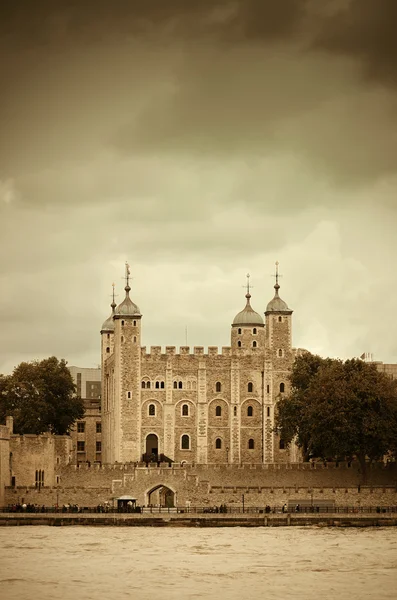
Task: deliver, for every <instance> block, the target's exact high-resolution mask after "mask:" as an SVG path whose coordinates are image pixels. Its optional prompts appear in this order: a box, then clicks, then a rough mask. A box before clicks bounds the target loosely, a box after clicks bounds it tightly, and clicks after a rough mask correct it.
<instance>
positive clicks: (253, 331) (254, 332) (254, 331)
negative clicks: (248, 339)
mask: <svg viewBox="0 0 397 600" xmlns="http://www.w3.org/2000/svg"><path fill="white" fill-rule="evenodd" d="M252 333H253V334H254V335H256V327H254V328H253V330H252Z"/></svg>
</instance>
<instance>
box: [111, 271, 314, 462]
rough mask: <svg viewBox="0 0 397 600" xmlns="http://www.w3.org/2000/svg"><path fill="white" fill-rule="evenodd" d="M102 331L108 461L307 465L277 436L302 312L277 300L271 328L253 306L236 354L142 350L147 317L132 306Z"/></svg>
mask: <svg viewBox="0 0 397 600" xmlns="http://www.w3.org/2000/svg"><path fill="white" fill-rule="evenodd" d="M128 277H129V270H128V272H127V285H126V288H125V290H126V297H125V299H124V300H123V302H122V303H121V304H120V305H119V306H117V307H116V305H115V303H114V302H113V303H112V314H111V316H110V317H109V318H108V319H107V320H106V321H105V323H104V324H103V326H102V330H101V350H102V359H101V366H102V440H101V441H102V462H103V463H106V464H112V463H116V462H119V463H127V462H140V461H142V460H146V461H147V460H154V461H158V460H160V459H161V458H162V457H163V458H164V459H165V460H171V461H175V462H179V463H188V464H197V463H199V464H237V465H239V464H258V463H289V462H296V461H299V460H300V455H299V453H298V452H297V449H296V447H295V446H294V445H292V447H290V448H288V449H286V448H285V447H284V444H283V441H282V440H280V439H278V437H277V436H276V435H275V434H274V432H273V428H274V418H275V411H276V406H277V402H278V400H279V399H280V398H282V397H283V395H284V394H286V393H288V391H289V377H288V376H289V373H290V371H291V368H292V364H293V361H294V358H295V356H296V354H297V353H298V352H302V351H301V350H296V349H294V348H292V310H290V309H289V308H288V306H287V304H286V303H285V302H284V301H283V300H282V299H281V298H280V297H279V293H278V290H279V287H280V286H279V285H278V279H277V278H278V274H277V276H276V285H275V295H274V298H273V300H271V301H270V302H269V303H268V305H267V308H266V311H265V319H263V318H262V317H261V316H260V315H259V314H258V313H256V312H255V311H254V310H253V309H252V307H251V304H250V299H251V294H250V293H249V286H248V289H247V294H246V306H245V308H244V309H243V310H242V311H241V312H240V313H238V315H237V316H236V317H235V319H234V321H233V324H232V327H231V346H230V347H223V348H222V349H221V351H219V350H218V348H216V347H209V348H208V350H207V351H204V348H203V347H194V348H193V349H192V350H191V349H190V348H189V347H185V346H183V347H181V348H180V349H179V352H177V349H176V348H175V347H174V346H168V347H166V348H165V352H163V351H162V349H161V348H160V347H159V346H152V347H151V348H150V350H149V351H147V349H146V348H145V347H141V334H142V315H141V313H140V310H139V308H138V307H137V305H136V304H134V303H133V302H132V300H131V299H130V297H129V292H130V287H129V283H128Z"/></svg>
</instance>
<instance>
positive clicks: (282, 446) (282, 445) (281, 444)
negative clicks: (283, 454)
mask: <svg viewBox="0 0 397 600" xmlns="http://www.w3.org/2000/svg"><path fill="white" fill-rule="evenodd" d="M279 448H280V450H285V442H284V440H280V443H279Z"/></svg>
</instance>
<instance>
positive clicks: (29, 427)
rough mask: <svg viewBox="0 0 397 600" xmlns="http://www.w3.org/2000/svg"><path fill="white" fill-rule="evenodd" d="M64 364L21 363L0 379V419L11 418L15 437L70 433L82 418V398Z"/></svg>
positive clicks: (50, 360)
mask: <svg viewBox="0 0 397 600" xmlns="http://www.w3.org/2000/svg"><path fill="white" fill-rule="evenodd" d="M75 392H76V386H75V385H74V383H73V378H72V376H71V374H70V371H69V369H68V368H67V363H66V361H65V360H63V359H62V360H58V359H57V358H55V356H52V357H50V358H46V359H44V360H41V361H33V362H22V363H21V364H20V365H18V366H17V367H16V368H15V369H14V371H13V373H12V375H7V376H5V375H0V418H1V421H2V422H4V419H5V417H6V416H8V415H11V416H12V417H14V431H15V433H20V434H22V433H34V434H40V433H43V432H45V431H49V432H51V433H54V434H56V435H65V434H67V433H69V431H70V428H71V427H72V425H73V424H74V423H75V421H76V420H77V419H81V418H82V417H83V416H84V406H83V402H82V400H81V398H78V397H76V396H75Z"/></svg>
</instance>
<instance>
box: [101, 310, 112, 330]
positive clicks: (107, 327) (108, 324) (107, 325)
mask: <svg viewBox="0 0 397 600" xmlns="http://www.w3.org/2000/svg"><path fill="white" fill-rule="evenodd" d="M113 315H114V313H112V314H111V315H110V317H109V318H108V319H106V321H105V322H104V324H103V325H102V327H101V333H113V331H114V321H113Z"/></svg>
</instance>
